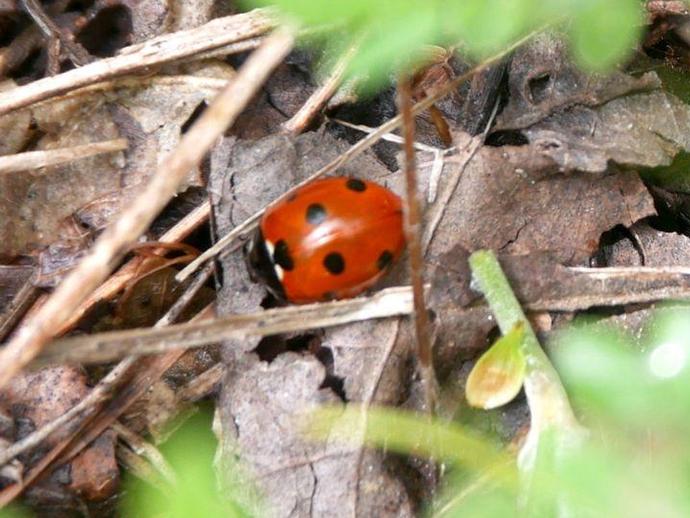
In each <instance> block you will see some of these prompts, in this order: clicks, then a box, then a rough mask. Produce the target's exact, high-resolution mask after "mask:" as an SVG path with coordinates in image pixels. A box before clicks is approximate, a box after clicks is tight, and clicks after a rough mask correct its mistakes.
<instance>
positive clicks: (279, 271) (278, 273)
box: [264, 239, 285, 282]
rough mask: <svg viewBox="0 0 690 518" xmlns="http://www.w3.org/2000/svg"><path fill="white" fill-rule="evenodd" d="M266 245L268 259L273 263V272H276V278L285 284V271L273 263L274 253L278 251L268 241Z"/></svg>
mask: <svg viewBox="0 0 690 518" xmlns="http://www.w3.org/2000/svg"><path fill="white" fill-rule="evenodd" d="M264 242H265V243H266V250H268V258H269V259H270V261H271V263H273V270H275V272H276V277H278V280H279V281H280V282H283V277H285V270H283V268H282V267H281V266H280V265H279V264H276V263H275V262H274V261H273V251H274V250H275V249H276V247H275V245H274V244H273V243H271V242H270V241H269V240H268V239H266V240H264Z"/></svg>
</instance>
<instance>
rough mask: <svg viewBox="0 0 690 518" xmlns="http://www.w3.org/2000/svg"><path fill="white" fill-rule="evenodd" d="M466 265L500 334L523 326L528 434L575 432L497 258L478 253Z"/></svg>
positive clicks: (549, 367)
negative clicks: (529, 418) (555, 429)
mask: <svg viewBox="0 0 690 518" xmlns="http://www.w3.org/2000/svg"><path fill="white" fill-rule="evenodd" d="M469 262H470V268H471V270H472V276H473V279H474V281H475V282H476V283H477V285H478V287H479V289H480V290H481V291H482V293H483V294H484V297H485V298H486V301H487V302H488V303H489V306H490V307H491V310H492V311H493V313H494V316H495V317H496V322H497V323H498V326H499V328H500V329H501V332H502V333H503V334H506V333H508V332H509V331H510V330H511V329H513V327H514V326H515V324H517V323H518V322H522V323H523V325H524V329H525V335H524V339H523V342H522V348H523V349H522V350H523V353H524V355H525V360H526V362H527V371H526V376H525V382H524V387H525V393H526V394H527V402H528V404H529V407H530V412H531V415H532V423H531V424H532V426H531V431H532V432H533V433H535V434H537V435H538V434H539V433H540V432H541V431H543V430H545V429H547V428H549V427H552V426H555V427H558V428H566V429H578V430H579V429H580V425H579V424H578V423H577V420H576V419H575V416H574V414H573V411H572V408H571V407H570V402H569V401H568V396H567V394H566V392H565V389H564V388H563V385H562V384H561V380H560V378H559V377H558V373H557V372H556V369H554V367H553V365H552V364H551V361H550V360H549V358H548V357H547V356H546V354H545V353H544V351H543V349H542V348H541V346H540V345H539V341H538V340H537V336H536V335H535V334H534V330H533V329H532V326H531V325H530V323H529V320H527V317H526V316H525V313H524V312H523V311H522V307H521V306H520V303H519V302H518V300H517V298H516V297H515V294H514V293H513V290H512V289H511V288H510V284H509V283H508V279H507V278H506V276H505V274H504V273H503V270H502V269H501V265H500V264H499V263H498V259H497V258H496V256H495V255H494V253H493V252H492V251H490V250H480V251H478V252H475V253H473V254H472V255H471V256H470V259H469Z"/></svg>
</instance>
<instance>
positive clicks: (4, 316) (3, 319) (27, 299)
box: [0, 278, 41, 342]
mask: <svg viewBox="0 0 690 518" xmlns="http://www.w3.org/2000/svg"><path fill="white" fill-rule="evenodd" d="M40 293H41V288H38V287H36V286H34V283H33V279H31V278H29V279H27V281H26V282H25V283H24V285H23V286H22V288H21V289H20V290H19V291H18V292H17V294H16V295H15V296H14V297H13V298H12V300H11V301H10V303H9V305H7V306H5V308H4V309H3V312H2V313H1V314H0V342H2V341H3V340H4V339H5V337H6V336H7V335H9V334H10V331H12V329H14V326H16V325H17V323H18V322H19V321H20V320H21V318H22V317H23V316H24V315H25V314H26V312H27V311H29V309H30V308H31V306H32V304H34V302H36V299H38V298H39V297H40Z"/></svg>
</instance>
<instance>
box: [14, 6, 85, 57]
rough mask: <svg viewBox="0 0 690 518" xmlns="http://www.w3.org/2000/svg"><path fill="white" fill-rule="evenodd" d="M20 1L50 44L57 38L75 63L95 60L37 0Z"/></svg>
mask: <svg viewBox="0 0 690 518" xmlns="http://www.w3.org/2000/svg"><path fill="white" fill-rule="evenodd" d="M20 3H21V4H22V6H23V7H24V10H25V11H26V12H27V14H28V15H29V16H30V17H31V19H32V20H33V21H34V23H35V24H36V26H37V27H38V29H39V30H40V31H41V32H42V33H43V36H44V37H45V38H46V40H47V41H48V43H49V44H50V42H51V41H52V40H57V41H58V42H59V45H60V46H61V47H62V48H64V49H65V50H66V51H67V54H68V55H69V58H70V60H71V61H72V63H74V64H75V65H86V64H87V63H89V62H91V61H93V57H92V56H91V55H90V54H89V52H88V51H87V50H86V49H85V48H84V47H82V46H81V44H80V43H79V42H78V41H75V40H73V39H72V38H69V37H67V36H66V35H65V34H64V33H63V32H62V30H61V29H60V27H58V26H57V24H56V23H55V22H54V21H53V20H51V19H50V17H49V16H48V15H47V14H46V12H45V11H44V10H43V7H42V6H41V4H39V3H38V1H37V0H20ZM58 56H59V51H58Z"/></svg>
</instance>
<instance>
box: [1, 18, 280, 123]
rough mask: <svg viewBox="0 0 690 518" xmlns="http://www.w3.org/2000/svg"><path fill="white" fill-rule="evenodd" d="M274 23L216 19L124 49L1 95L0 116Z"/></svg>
mask: <svg viewBox="0 0 690 518" xmlns="http://www.w3.org/2000/svg"><path fill="white" fill-rule="evenodd" d="M273 25H274V23H273V21H272V20H271V19H270V17H269V16H268V11H266V10H265V9H255V10H254V11H250V12H248V13H244V14H237V15H234V16H226V17H224V18H217V19H215V20H212V21H210V22H209V23H207V24H205V25H202V26H201V27H197V28H195V29H190V30H187V31H179V32H175V33H172V34H166V35H165V36H160V37H158V38H154V39H152V40H149V41H147V42H145V43H142V44H140V45H135V46H132V47H127V48H125V49H122V50H121V51H120V53H119V54H118V55H116V56H113V57H112V58H106V59H101V60H98V61H94V62H93V63H89V64H88V65H84V66H83V67H80V68H75V69H73V70H69V71H67V72H63V73H62V74H58V75H56V76H53V77H49V78H45V79H40V80H38V81H34V82H33V83H29V84H27V85H24V86H21V87H18V88H13V89H12V90H7V91H5V92H2V93H0V115H3V114H5V113H8V112H10V111H12V110H16V109H17V108H23V107H25V106H29V105H31V104H33V103H36V102H38V101H42V100H45V99H48V98H50V97H54V96H56V95H60V94H63V93H66V92H69V91H71V90H74V89H76V88H79V87H82V86H86V85H89V84H92V83H96V82H99V81H103V80H106V79H112V78H113V77H116V76H120V75H124V74H131V73H134V72H140V71H147V70H150V68H151V67H153V66H155V65H160V64H163V63H168V62H170V61H176V60H179V59H182V58H186V57H189V56H193V55H196V54H199V53H202V52H206V51H209V50H214V49H218V48H220V47H223V46H225V45H228V44H231V43H236V42H238V41H242V40H245V39H248V38H254V37H256V36H260V35H262V34H264V33H266V32H267V31H268V30H270V29H271V28H272V27H273Z"/></svg>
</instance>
